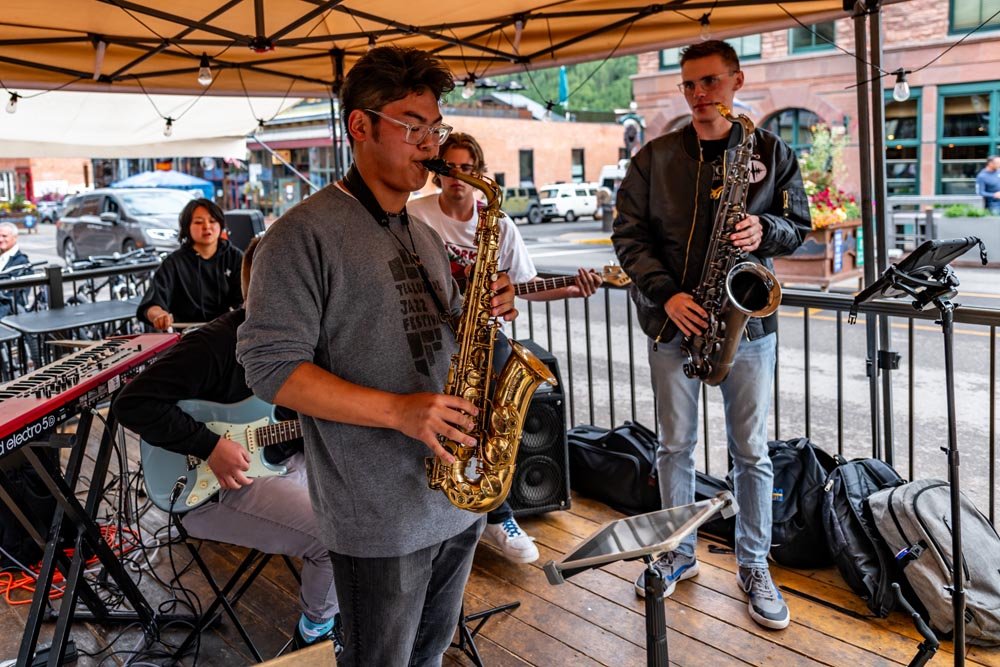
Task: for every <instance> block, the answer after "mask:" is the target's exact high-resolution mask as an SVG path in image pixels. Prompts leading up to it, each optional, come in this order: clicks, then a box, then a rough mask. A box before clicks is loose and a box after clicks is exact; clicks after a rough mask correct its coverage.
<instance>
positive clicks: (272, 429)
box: [257, 419, 302, 447]
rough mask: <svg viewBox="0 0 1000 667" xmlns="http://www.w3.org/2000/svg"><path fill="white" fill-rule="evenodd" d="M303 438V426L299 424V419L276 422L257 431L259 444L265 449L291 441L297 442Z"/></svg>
mask: <svg viewBox="0 0 1000 667" xmlns="http://www.w3.org/2000/svg"><path fill="white" fill-rule="evenodd" d="M301 437H302V424H300V423H299V420H298V419H289V420H288V421H283V422H275V423H274V424H269V425H268V426H261V427H260V428H258V429H257V442H258V443H259V444H261V445H264V446H265V447H266V446H268V445H277V444H280V443H282V442H288V441H289V440H295V439H296V438H301Z"/></svg>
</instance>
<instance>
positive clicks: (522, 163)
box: [517, 148, 535, 183]
mask: <svg viewBox="0 0 1000 667" xmlns="http://www.w3.org/2000/svg"><path fill="white" fill-rule="evenodd" d="M517 163H518V169H519V173H520V174H521V182H522V183H534V182H535V151H533V150H532V149H530V148H522V149H521V150H520V151H518V153H517Z"/></svg>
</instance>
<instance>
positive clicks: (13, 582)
mask: <svg viewBox="0 0 1000 667" xmlns="http://www.w3.org/2000/svg"><path fill="white" fill-rule="evenodd" d="M122 532H123V533H125V534H126V535H127V536H128V538H131V539H128V538H127V539H126V541H124V542H123V541H122V540H121V539H120V538H121V536H120V535H119V534H118V526H116V525H114V524H109V525H104V526H101V537H103V538H104V541H105V542H107V543H108V546H110V547H111V549H112V550H113V551H114V552H115V553H116V554H117V555H118V556H119V557H121V556H124V555H125V554H127V553H129V552H130V551H132V550H134V549H135V548H136V545H137V544H138V541H139V534H138V533H137V532H136V531H134V530H132V529H131V528H128V527H123V528H122ZM63 552H64V553H65V554H66V557H67V558H72V557H73V549H65V550H64V551H63ZM97 561H98V559H97V556H93V557H91V558H90V559H88V560H87V562H86V563H85V565H86V566H87V567H90V566H91V565H94V564H95V563H97ZM31 569H32V571H33V572H34V573H35V574H36V575H37V574H38V573H39V571H40V570H41V569H42V564H41V563H37V564H36V565H35V566H34V567H32V568H31ZM64 581H65V579H64V577H63V574H62V572H60V571H59V570H58V569H57V570H56V571H55V572H54V573H53V575H52V587H51V589H50V590H49V599H50V600H58V599H59V598H61V597H62V595H63V591H62V587H61V584H62V583H63V582H64ZM0 591H3V596H4V599H5V600H6V601H7V604H9V605H12V606H13V605H21V604H29V603H30V602H31V597H32V596H33V595H34V594H35V577H31V576H29V575H27V574H24V573H14V572H0ZM15 595H16V596H17V597H15Z"/></svg>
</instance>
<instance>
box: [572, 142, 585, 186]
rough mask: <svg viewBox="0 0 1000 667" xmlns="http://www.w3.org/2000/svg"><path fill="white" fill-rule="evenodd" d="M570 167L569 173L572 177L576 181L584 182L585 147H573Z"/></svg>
mask: <svg viewBox="0 0 1000 667" xmlns="http://www.w3.org/2000/svg"><path fill="white" fill-rule="evenodd" d="M570 160H571V164H570V168H569V171H570V173H569V175H570V179H571V180H572V181H573V182H574V183H583V181H584V180H585V179H584V173H585V172H584V169H583V149H582V148H573V149H571V150H570Z"/></svg>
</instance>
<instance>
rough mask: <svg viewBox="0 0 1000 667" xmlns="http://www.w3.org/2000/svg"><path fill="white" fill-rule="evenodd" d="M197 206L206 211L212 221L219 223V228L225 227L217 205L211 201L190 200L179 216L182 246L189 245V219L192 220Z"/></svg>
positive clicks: (222, 215) (223, 216)
mask: <svg viewBox="0 0 1000 667" xmlns="http://www.w3.org/2000/svg"><path fill="white" fill-rule="evenodd" d="M199 206H200V207H202V208H204V209H205V210H206V211H208V214H209V215H210V216H211V217H212V219H213V220H215V221H216V222H218V223H219V226H220V227H222V228H223V229H225V227H226V216H225V214H224V213H223V212H222V209H221V208H219V205H218V204H216V203H215V202H214V201H212V200H211V199H204V198H199V199H192V200H191V201H189V202H188V203H187V205H186V206H185V207H184V210H183V211H181V215H180V225H181V233H180V242H181V243H183V244H184V245H191V219H192V218H194V211H195V209H197V208H198V207H199Z"/></svg>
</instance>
